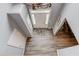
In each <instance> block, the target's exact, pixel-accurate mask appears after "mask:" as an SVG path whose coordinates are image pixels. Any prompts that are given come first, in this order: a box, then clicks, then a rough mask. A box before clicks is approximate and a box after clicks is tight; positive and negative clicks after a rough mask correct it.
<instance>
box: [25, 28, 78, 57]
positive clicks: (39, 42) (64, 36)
mask: <svg viewBox="0 0 79 59" xmlns="http://www.w3.org/2000/svg"><path fill="white" fill-rule="evenodd" d="M33 34H34V35H33V37H32V38H29V39H28V40H27V44H26V49H25V54H24V55H25V56H57V49H61V48H65V47H70V46H74V45H77V44H78V43H77V41H76V39H75V38H74V36H72V35H71V36H70V34H69V33H64V32H60V33H59V34H57V35H56V36H53V34H52V31H51V30H47V29H35V30H34V33H33Z"/></svg>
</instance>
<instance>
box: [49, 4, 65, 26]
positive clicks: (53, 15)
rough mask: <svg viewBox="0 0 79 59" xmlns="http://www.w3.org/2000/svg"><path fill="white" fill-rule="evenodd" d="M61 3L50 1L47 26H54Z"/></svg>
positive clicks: (61, 6)
mask: <svg viewBox="0 0 79 59" xmlns="http://www.w3.org/2000/svg"><path fill="white" fill-rule="evenodd" d="M63 5H64V4H63V3H52V7H51V12H50V18H49V27H54V24H55V22H56V20H57V18H58V17H59V16H60V13H61V10H62V8H63Z"/></svg>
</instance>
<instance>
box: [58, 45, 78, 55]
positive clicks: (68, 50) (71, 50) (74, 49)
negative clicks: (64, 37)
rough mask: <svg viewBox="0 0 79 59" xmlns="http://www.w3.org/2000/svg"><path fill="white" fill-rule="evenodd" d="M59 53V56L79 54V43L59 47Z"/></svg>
mask: <svg viewBox="0 0 79 59" xmlns="http://www.w3.org/2000/svg"><path fill="white" fill-rule="evenodd" d="M57 54H58V55H59V56H79V45H76V46H72V47H68V48H63V49H58V50H57Z"/></svg>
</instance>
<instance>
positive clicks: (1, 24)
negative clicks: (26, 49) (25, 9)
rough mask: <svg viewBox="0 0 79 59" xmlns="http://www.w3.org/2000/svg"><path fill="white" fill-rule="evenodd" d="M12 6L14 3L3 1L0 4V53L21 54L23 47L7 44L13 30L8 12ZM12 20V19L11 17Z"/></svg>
mask: <svg viewBox="0 0 79 59" xmlns="http://www.w3.org/2000/svg"><path fill="white" fill-rule="evenodd" d="M11 8H12V4H7V3H4V4H3V3H1V4H0V55H21V54H22V49H19V48H15V47H11V46H8V45H7V42H8V40H9V37H10V35H11V33H12V31H13V28H12V27H11V26H10V25H13V23H9V20H8V17H7V12H9V10H10V9H11ZM10 20H11V19H10Z"/></svg>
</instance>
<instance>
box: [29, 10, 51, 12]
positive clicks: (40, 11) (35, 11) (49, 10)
mask: <svg viewBox="0 0 79 59" xmlns="http://www.w3.org/2000/svg"><path fill="white" fill-rule="evenodd" d="M30 11H31V13H50V10H30Z"/></svg>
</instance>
